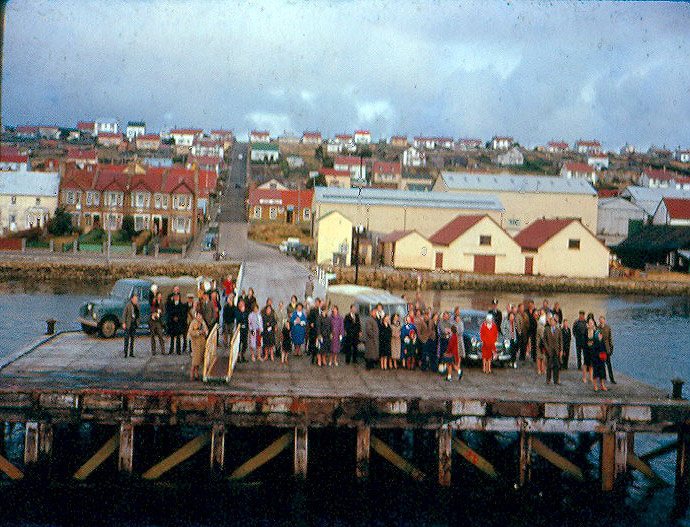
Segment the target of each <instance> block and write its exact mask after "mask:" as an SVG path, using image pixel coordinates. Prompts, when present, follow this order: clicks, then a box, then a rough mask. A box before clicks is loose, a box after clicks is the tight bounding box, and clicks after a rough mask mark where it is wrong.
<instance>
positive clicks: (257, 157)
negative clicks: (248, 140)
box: [251, 143, 280, 163]
mask: <svg viewBox="0 0 690 527" xmlns="http://www.w3.org/2000/svg"><path fill="white" fill-rule="evenodd" d="M251 151H252V153H251V160H252V161H258V162H262V161H266V162H268V163H274V162H276V161H278V158H279V157H280V149H279V148H278V145H275V144H271V143H268V144H267V143H255V144H253V145H252V147H251Z"/></svg>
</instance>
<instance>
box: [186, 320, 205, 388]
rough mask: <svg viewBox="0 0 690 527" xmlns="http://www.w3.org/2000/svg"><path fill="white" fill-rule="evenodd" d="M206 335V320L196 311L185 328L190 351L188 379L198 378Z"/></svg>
mask: <svg viewBox="0 0 690 527" xmlns="http://www.w3.org/2000/svg"><path fill="white" fill-rule="evenodd" d="M207 336H208V328H207V327H206V322H204V318H203V317H202V316H201V312H199V311H197V312H196V315H195V317H194V320H192V321H191V322H190V324H189V329H188V330H187V339H188V340H189V342H190V346H191V351H192V366H191V367H190V369H189V380H190V381H193V380H195V379H198V378H199V366H201V363H202V362H203V360H204V351H205V350H206V337H207Z"/></svg>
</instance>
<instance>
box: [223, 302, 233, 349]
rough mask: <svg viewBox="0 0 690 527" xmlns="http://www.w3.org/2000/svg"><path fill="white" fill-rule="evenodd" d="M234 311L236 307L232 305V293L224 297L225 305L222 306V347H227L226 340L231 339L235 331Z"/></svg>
mask: <svg viewBox="0 0 690 527" xmlns="http://www.w3.org/2000/svg"><path fill="white" fill-rule="evenodd" d="M235 310H236V307H235V305H234V304H233V303H232V293H230V294H229V295H227V296H226V297H225V305H224V306H223V346H225V347H226V348H227V347H228V339H230V338H232V333H233V331H235Z"/></svg>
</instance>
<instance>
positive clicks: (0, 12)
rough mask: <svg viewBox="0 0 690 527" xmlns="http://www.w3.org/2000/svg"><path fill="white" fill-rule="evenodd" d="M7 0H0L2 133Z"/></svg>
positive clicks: (0, 111) (0, 131)
mask: <svg viewBox="0 0 690 527" xmlns="http://www.w3.org/2000/svg"><path fill="white" fill-rule="evenodd" d="M6 4H7V0H0V133H2V73H3V68H2V65H3V60H2V59H3V48H4V47H5V5H6Z"/></svg>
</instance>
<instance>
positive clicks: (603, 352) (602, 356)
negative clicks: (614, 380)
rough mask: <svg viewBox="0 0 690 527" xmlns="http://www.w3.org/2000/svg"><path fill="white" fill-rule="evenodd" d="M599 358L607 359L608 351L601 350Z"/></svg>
mask: <svg viewBox="0 0 690 527" xmlns="http://www.w3.org/2000/svg"><path fill="white" fill-rule="evenodd" d="M599 360H604V361H605V360H606V352H605V351H600V352H599Z"/></svg>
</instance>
